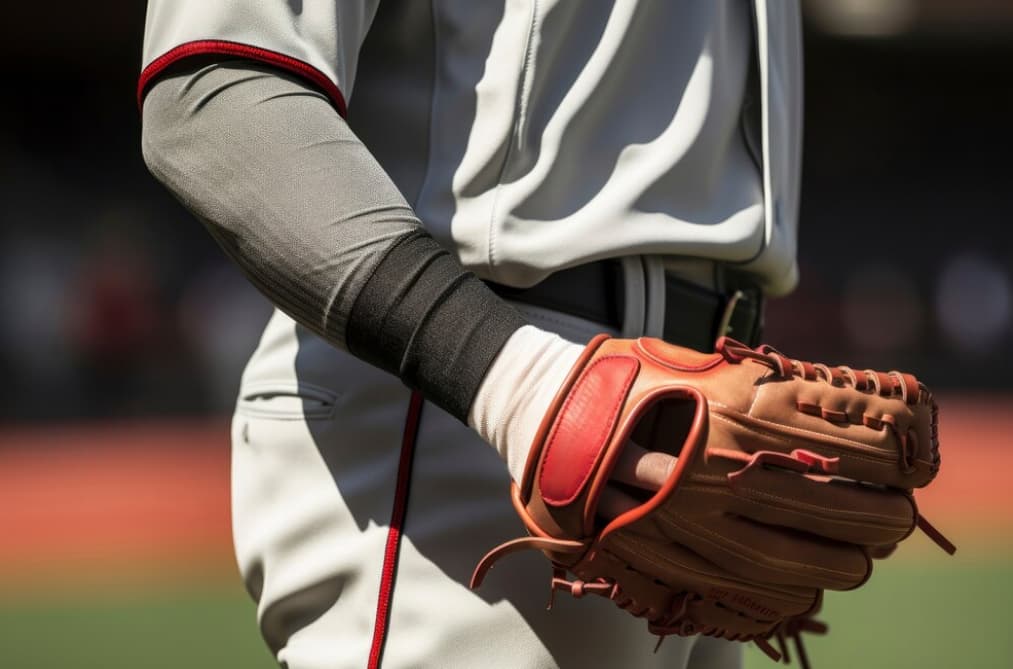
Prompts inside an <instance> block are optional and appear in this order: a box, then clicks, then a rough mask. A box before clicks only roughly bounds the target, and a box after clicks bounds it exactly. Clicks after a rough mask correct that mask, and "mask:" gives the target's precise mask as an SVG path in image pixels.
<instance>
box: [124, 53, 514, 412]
mask: <svg viewBox="0 0 1013 669" xmlns="http://www.w3.org/2000/svg"><path fill="white" fill-rule="evenodd" d="M143 149H144V155H145V160H146V162H147V163H148V166H149V168H150V169H151V171H152V173H153V174H154V175H155V176H156V177H157V178H158V179H159V180H160V181H162V182H163V183H164V184H165V185H166V186H167V187H168V188H169V189H170V190H171V191H172V192H173V193H174V194H175V195H176V197H177V198H178V199H179V200H180V201H181V202H182V203H183V204H184V205H185V206H186V207H187V208H188V209H189V210H190V211H192V212H193V213H194V214H195V215H196V216H197V217H198V218H199V219H200V220H201V221H202V222H203V223H204V224H205V225H206V226H207V228H208V230H209V231H210V232H211V234H212V235H213V236H214V237H215V239H216V240H217V241H218V242H219V244H220V245H221V246H222V248H223V249H224V250H225V252H226V253H227V254H228V255H229V256H231V257H232V258H233V259H234V260H235V261H236V262H237V263H238V264H239V266H240V267H241V268H242V269H243V271H244V272H245V273H246V274H247V275H248V276H249V278H250V280H251V281H252V282H253V283H254V284H255V285H256V286H257V287H258V288H259V289H260V290H261V291H262V292H263V293H264V294H265V295H267V296H268V298H269V299H271V301H272V302H274V303H275V304H276V305H277V306H278V307H279V308H281V309H282V310H284V311H285V312H287V313H288V314H289V315H291V316H292V317H293V318H295V319H296V320H297V321H298V322H300V323H301V324H303V325H304V326H306V327H307V328H309V329H311V330H312V331H314V332H316V333H317V334H318V335H320V336H322V337H324V338H326V339H327V340H328V341H330V342H331V343H333V344H334V345H336V346H338V347H341V348H345V349H347V350H348V351H349V352H351V353H352V354H354V355H356V356H357V357H360V358H363V359H365V360H367V361H369V362H371V363H373V364H375V365H377V366H378V367H381V368H383V369H386V370H388V371H390V372H392V373H395V374H397V375H398V376H400V377H401V378H402V379H403V380H404V381H405V382H406V383H407V384H408V385H410V386H413V387H416V388H418V389H420V390H421V391H422V392H423V394H425V395H426V397H427V398H428V399H430V400H433V401H434V402H436V403H437V404H439V405H441V406H442V407H443V408H445V409H447V410H448V411H450V412H451V413H453V414H454V415H456V416H457V417H458V418H460V419H461V420H465V419H466V418H467V416H468V411H469V409H470V407H471V405H472V402H473V400H474V397H475V395H476V393H477V392H478V389H479V386H480V384H481V382H482V379H483V377H484V376H485V374H486V371H487V370H488V368H489V366H490V365H491V363H492V362H493V360H494V358H495V357H496V355H497V354H498V352H499V351H500V349H501V348H502V346H503V344H504V342H506V341H507V340H508V339H509V338H510V336H511V335H512V334H513V333H514V332H515V331H516V330H517V329H518V328H520V327H521V326H522V325H523V323H524V321H523V319H521V317H520V316H519V315H518V314H517V313H516V312H515V311H514V310H513V309H512V308H511V307H510V306H509V305H507V304H506V303H504V302H502V301H501V300H500V299H499V298H498V297H497V296H496V295H495V294H493V293H492V292H491V291H490V290H489V289H488V288H487V287H486V286H485V285H484V284H483V283H482V282H481V281H479V280H478V279H477V278H475V277H474V276H473V275H471V274H470V273H468V272H466V271H465V270H464V269H463V268H462V267H461V266H460V264H459V263H458V262H457V260H456V258H454V257H453V256H452V255H450V254H449V253H448V252H447V251H446V250H444V249H443V248H442V247H440V245H439V244H438V243H437V242H436V241H435V240H433V239H432V237H430V236H429V235H428V234H427V233H426V232H425V230H424V229H423V228H422V226H421V223H420V222H419V220H418V219H417V217H416V216H415V214H414V212H413V211H412V209H411V207H410V206H409V205H408V204H407V203H406V202H405V200H404V198H403V197H402V196H401V194H400V193H399V192H398V190H397V188H396V186H395V185H394V184H393V182H392V181H391V180H390V178H389V177H388V176H387V175H386V173H384V171H383V169H382V168H381V167H380V166H379V165H378V164H377V162H376V161H375V159H374V158H373V157H372V155H370V153H369V151H368V150H367V149H366V147H364V146H363V145H362V143H361V142H360V141H359V140H358V139H357V138H356V137H355V135H354V134H353V133H352V132H351V130H350V129H349V128H348V126H347V125H346V124H345V122H344V121H343V120H342V119H341V118H340V117H339V116H338V115H337V113H335V111H334V109H333V108H332V107H331V106H330V104H329V103H328V102H327V100H326V98H324V96H323V95H321V94H319V93H317V92H316V91H315V90H313V89H312V88H310V87H308V86H306V85H305V84H303V83H302V82H300V81H298V80H295V79H291V78H288V77H286V76H285V75H282V74H279V73H277V72H275V71H273V70H271V69H264V68H261V67H260V66H258V65H255V64H252V63H245V62H231V63H222V64H216V65H208V66H203V67H196V66H195V67H194V68H192V69H191V70H188V71H183V72H179V73H176V74H174V75H169V76H166V77H165V78H163V79H162V80H161V81H159V82H158V83H157V84H155V85H154V86H153V87H152V89H151V90H150V92H149V93H148V95H147V97H146V100H145V104H144V132H143Z"/></svg>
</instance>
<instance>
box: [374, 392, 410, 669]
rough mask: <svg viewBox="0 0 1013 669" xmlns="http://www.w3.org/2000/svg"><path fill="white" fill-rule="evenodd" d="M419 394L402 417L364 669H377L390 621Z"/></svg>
mask: <svg viewBox="0 0 1013 669" xmlns="http://www.w3.org/2000/svg"><path fill="white" fill-rule="evenodd" d="M422 402H423V400H422V395H421V394H420V393H419V392H418V391H414V392H412V396H411V400H410V401H409V403H408V415H407V417H406V418H405V426H404V436H402V438H401V460H400V462H399V463H398V466H397V489H396V491H395V493H394V508H393V509H392V510H391V513H390V530H389V531H388V532H387V547H386V548H385V549H384V551H383V571H382V575H381V577H380V594H379V596H378V597H377V601H376V623H375V625H374V626H373V645H372V646H371V647H370V649H369V664H368V665H367V666H368V669H378V667H379V666H380V657H381V656H382V655H383V645H384V642H385V641H386V637H387V626H388V624H389V622H390V603H391V598H392V595H393V594H394V579H395V575H396V573H397V559H398V553H399V551H400V548H401V529H402V527H404V519H405V511H407V509H408V488H409V485H410V483H411V480H412V461H413V456H414V454H415V442H416V441H417V439H418V432H419V418H420V416H421V415H422Z"/></svg>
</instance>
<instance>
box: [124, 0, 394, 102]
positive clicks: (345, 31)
mask: <svg viewBox="0 0 1013 669" xmlns="http://www.w3.org/2000/svg"><path fill="white" fill-rule="evenodd" d="M378 2H379V0H333V1H332V2H323V1H320V2H317V1H310V2H303V1H302V0H213V1H209V0H149V2H148V10H147V16H146V19H145V28H144V55H143V69H142V71H141V77H140V80H139V82H138V86H137V100H138V104H141V103H142V102H143V100H144V95H145V93H146V92H147V89H148V87H149V85H150V84H151V82H152V81H154V79H155V78H156V77H157V76H158V75H159V74H160V73H161V72H163V71H165V70H166V68H168V67H170V66H172V65H173V64H175V63H177V62H179V61H181V60H184V59H187V58H191V57H194V56H208V55H218V56H229V57H236V58H246V59H249V60H254V61H258V62H262V63H266V64H269V65H273V66H275V67H278V68H280V69H282V70H285V71H287V72H290V73H292V74H295V75H298V76H300V77H302V78H303V79H305V80H307V81H308V82H309V83H311V84H313V85H314V86H315V87H317V88H318V89H320V90H322V91H323V92H324V93H326V94H327V97H328V98H329V99H330V100H331V103H332V104H333V105H334V106H335V108H336V109H337V110H338V112H339V113H340V114H341V115H342V116H344V115H345V111H346V101H347V100H348V98H349V97H350V95H351V92H352V86H353V85H354V83H355V70H356V65H357V61H358V56H359V49H360V47H361V46H362V42H363V40H364V39H365V37H366V32H367V31H368V30H369V26H370V24H371V23H372V21H373V16H374V15H375V14H376V7H377V4H378Z"/></svg>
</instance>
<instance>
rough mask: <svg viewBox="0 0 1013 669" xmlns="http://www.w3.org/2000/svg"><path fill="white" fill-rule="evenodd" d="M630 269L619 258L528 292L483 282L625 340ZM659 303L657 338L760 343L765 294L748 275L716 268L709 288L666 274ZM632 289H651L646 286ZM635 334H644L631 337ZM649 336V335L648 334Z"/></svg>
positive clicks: (682, 342)
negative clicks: (661, 310) (723, 338)
mask: <svg viewBox="0 0 1013 669" xmlns="http://www.w3.org/2000/svg"><path fill="white" fill-rule="evenodd" d="M629 272H630V269H629V265H628V264H627V266H626V267H624V263H623V262H622V261H620V260H618V259H609V260H601V261H598V262H593V263H587V264H585V265H578V266H577V267H571V268H568V269H564V270H560V271H558V272H555V273H553V274H552V275H550V276H549V277H548V278H547V279H545V280H544V281H542V282H540V283H538V284H536V285H534V286H532V287H530V288H514V287H512V286H505V285H503V284H498V283H493V282H486V283H487V284H488V285H489V287H490V288H491V289H492V290H493V291H494V292H495V293H497V294H498V295H499V296H500V297H503V298H504V299H507V300H512V301H515V302H521V303H525V304H531V305H534V306H537V307H542V308H545V309H552V310H555V311H560V312H563V313H567V314H570V315H573V316H577V317H579V318H583V319H586V320H589V321H593V322H596V323H601V324H602V325H605V326H608V327H610V328H612V329H615V330H617V331H620V332H624V333H626V334H627V335H628V336H634V334H633V332H635V331H636V330H637V328H635V327H634V328H633V329H632V330H633V332H631V328H630V327H629V323H626V322H625V321H626V319H627V318H628V317H629V315H628V309H627V295H628V289H629V288H631V286H629V285H627V284H628V283H629V279H628V276H629ZM662 283H663V286H662V290H663V291H664V295H663V296H662V297H661V299H660V300H659V301H655V303H658V302H660V304H663V305H664V307H663V308H664V318H663V319H662V326H661V332H660V335H661V338H662V339H664V340H665V341H668V342H670V343H672V344H677V345H679V346H686V347H688V348H693V349H696V350H698V351H711V350H713V347H714V342H715V341H717V339H718V337H721V336H726V335H727V336H730V337H733V338H735V339H737V340H739V341H741V342H743V343H745V344H748V345H750V346H757V345H758V344H759V343H760V338H761V336H762V330H763V306H764V305H763V293H762V291H761V290H760V288H759V287H758V286H757V285H756V284H755V283H754V282H753V281H751V280H750V279H749V277H748V276H746V275H744V274H741V273H736V272H732V271H730V270H728V269H726V268H724V267H723V266H720V265H718V266H716V271H715V276H714V285H715V288H713V289H711V288H707V287H704V286H701V285H698V284H696V283H693V282H690V281H687V280H685V279H682V278H680V277H679V276H677V275H675V274H672V273H671V272H666V273H664V278H663V281H662ZM635 289H639V290H645V289H646V290H651V288H650V284H649V282H648V284H647V285H646V287H645V286H637V287H635ZM635 334H642V333H641V332H635ZM648 334H651V333H648Z"/></svg>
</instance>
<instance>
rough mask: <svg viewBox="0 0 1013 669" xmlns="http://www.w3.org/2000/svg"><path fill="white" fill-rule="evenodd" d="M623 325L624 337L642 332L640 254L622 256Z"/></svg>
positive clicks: (642, 276) (643, 289)
mask: <svg viewBox="0 0 1013 669" xmlns="http://www.w3.org/2000/svg"><path fill="white" fill-rule="evenodd" d="M622 270H623V292H624V293H625V295H624V297H625V299H624V300H623V327H622V336H623V338H624V339H634V338H636V337H640V336H643V334H644V325H645V322H644V315H645V311H646V303H645V302H646V299H645V295H644V293H645V292H646V290H645V289H646V286H645V285H644V268H643V264H642V263H641V262H640V256H623V258H622Z"/></svg>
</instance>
